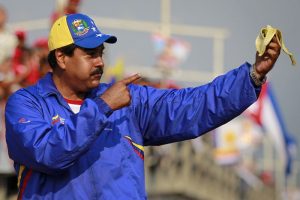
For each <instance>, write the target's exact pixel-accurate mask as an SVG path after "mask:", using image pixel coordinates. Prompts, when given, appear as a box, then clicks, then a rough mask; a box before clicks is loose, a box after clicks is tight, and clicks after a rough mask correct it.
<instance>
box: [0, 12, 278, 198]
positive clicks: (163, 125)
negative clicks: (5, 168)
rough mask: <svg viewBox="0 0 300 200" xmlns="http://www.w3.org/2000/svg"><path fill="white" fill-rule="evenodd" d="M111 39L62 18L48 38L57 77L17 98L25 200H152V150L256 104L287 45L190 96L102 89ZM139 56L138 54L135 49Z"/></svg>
mask: <svg viewBox="0 0 300 200" xmlns="http://www.w3.org/2000/svg"><path fill="white" fill-rule="evenodd" d="M116 41H117V38H116V37H115V36H112V35H108V34H104V33H102V32H100V30H99V29H98V28H97V27H96V25H95V23H94V21H93V20H92V19H91V18H90V17H89V16H87V15H84V14H70V15H66V16H62V17H61V18H59V19H58V20H57V21H56V22H55V23H54V24H53V26H52V28H51V30H50V34H49V40H48V46H49V51H50V52H49V55H48V61H49V63H50V66H51V68H52V71H53V72H52V73H48V74H46V75H45V76H44V77H43V78H42V79H41V80H40V81H39V82H38V83H37V84H35V85H34V86H31V87H28V88H24V89H21V90H19V91H17V92H16V93H14V94H13V95H11V97H10V98H9V100H8V102H7V105H6V113H5V117H6V138H7V139H6V140H7V146H8V151H9V156H10V158H11V159H12V160H13V161H14V166H15V170H16V172H17V174H18V177H19V179H18V180H19V181H18V185H19V197H18V198H19V199H146V198H147V194H146V191H145V177H144V146H152V145H162V144H168V143H172V142H178V141H183V140H188V139H192V138H196V137H199V136H201V135H203V134H205V133H207V132H209V131H210V130H212V129H215V128H217V127H218V126H220V125H222V124H224V123H226V122H228V121H230V120H231V119H233V118H234V117H236V116H238V115H239V114H240V113H242V112H243V111H244V110H245V109H246V108H248V107H249V106H250V105H251V104H252V103H254V102H255V101H256V100H257V97H258V95H259V93H260V90H261V85H262V84H263V83H264V82H265V80H266V75H267V73H268V72H269V71H270V70H271V69H272V68H273V66H274V64H275V62H276V60H277V58H278V56H279V54H280V50H281V47H280V45H279V44H278V41H277V39H276V38H275V37H274V38H273V39H272V41H271V42H270V44H269V45H268V47H267V50H266V52H265V53H264V55H263V56H262V57H259V56H258V55H257V56H256V60H255V62H254V64H253V65H252V64H249V63H248V62H245V63H244V64H242V65H241V66H239V67H237V68H235V69H233V70H231V71H229V72H227V73H226V74H224V75H221V76H219V77H217V78H215V79H214V80H213V81H212V82H210V83H208V84H205V85H202V86H199V87H195V88H182V89H156V88H153V87H149V86H141V85H135V84H132V83H133V82H134V81H136V80H138V79H139V78H140V75H139V74H134V75H132V76H129V77H127V78H125V79H123V80H120V81H117V82H115V83H113V84H105V83H101V84H100V79H101V77H102V74H103V72H104V69H105V67H104V61H103V52H104V48H105V46H104V45H105V44H106V43H115V42H116ZM128 48H130V47H128Z"/></svg>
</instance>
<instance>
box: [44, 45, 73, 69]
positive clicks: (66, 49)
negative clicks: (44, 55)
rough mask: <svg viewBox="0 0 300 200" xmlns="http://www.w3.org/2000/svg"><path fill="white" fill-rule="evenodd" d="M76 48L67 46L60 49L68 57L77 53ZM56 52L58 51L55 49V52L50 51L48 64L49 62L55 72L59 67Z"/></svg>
mask: <svg viewBox="0 0 300 200" xmlns="http://www.w3.org/2000/svg"><path fill="white" fill-rule="evenodd" d="M76 48H77V46H76V45H75V44H69V45H67V46H64V47H61V48H59V50H60V51H61V52H63V54H65V55H67V56H73V54H74V51H75V49H76ZM56 50H57V49H54V50H52V51H50V52H49V54H48V62H49V65H50V67H51V68H52V69H53V70H54V69H55V68H57V67H58V64H57V61H56V56H55V51H56Z"/></svg>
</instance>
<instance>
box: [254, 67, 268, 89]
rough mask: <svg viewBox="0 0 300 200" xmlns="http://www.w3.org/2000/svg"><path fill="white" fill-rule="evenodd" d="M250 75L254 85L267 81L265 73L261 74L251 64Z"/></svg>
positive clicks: (260, 84) (258, 85)
mask: <svg viewBox="0 0 300 200" xmlns="http://www.w3.org/2000/svg"><path fill="white" fill-rule="evenodd" d="M250 77H251V79H252V81H253V83H254V84H255V86H257V87H260V86H262V85H263V84H264V83H265V82H266V81H267V76H266V75H261V74H259V73H258V72H257V71H256V68H255V65H254V64H253V65H252V67H251V70H250Z"/></svg>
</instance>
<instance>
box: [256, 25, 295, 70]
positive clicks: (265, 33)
mask: <svg viewBox="0 0 300 200" xmlns="http://www.w3.org/2000/svg"><path fill="white" fill-rule="evenodd" d="M274 35H275V36H276V38H277V41H278V42H279V45H280V46H281V49H282V50H283V51H284V52H285V53H286V54H287V55H288V56H289V57H290V60H291V62H292V65H296V60H295V58H294V56H293V54H292V53H291V52H290V51H289V50H288V49H287V48H286V46H285V44H284V42H283V38H282V33H281V31H280V30H279V29H276V28H273V27H272V26H270V25H267V26H266V27H264V28H262V29H261V31H260V33H259V35H258V36H257V38H256V40H255V46H256V50H257V52H258V55H259V56H262V55H263V54H264V52H265V51H266V47H267V46H268V44H269V43H270V42H271V40H272V38H273V37H274Z"/></svg>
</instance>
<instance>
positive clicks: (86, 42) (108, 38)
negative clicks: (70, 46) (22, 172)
mask: <svg viewBox="0 0 300 200" xmlns="http://www.w3.org/2000/svg"><path fill="white" fill-rule="evenodd" d="M104 42H106V43H110V44H113V43H116V42H117V37H116V36H113V35H106V34H101V35H100V36H93V37H88V38H84V39H82V40H79V41H76V42H75V43H74V44H76V45H77V46H80V47H83V48H87V49H93V48H96V47H98V46H100V45H101V44H103V43H104Z"/></svg>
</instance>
